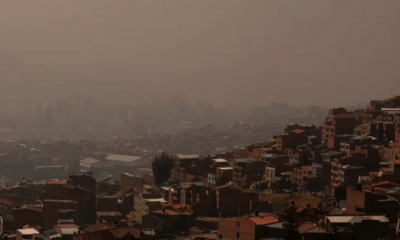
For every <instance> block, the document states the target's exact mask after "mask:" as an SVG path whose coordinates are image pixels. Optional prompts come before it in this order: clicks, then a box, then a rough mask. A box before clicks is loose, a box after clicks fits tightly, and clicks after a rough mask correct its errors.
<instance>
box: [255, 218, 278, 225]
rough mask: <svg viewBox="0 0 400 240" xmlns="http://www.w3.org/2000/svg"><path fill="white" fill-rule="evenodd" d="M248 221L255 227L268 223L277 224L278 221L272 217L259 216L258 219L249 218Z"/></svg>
mask: <svg viewBox="0 0 400 240" xmlns="http://www.w3.org/2000/svg"><path fill="white" fill-rule="evenodd" d="M249 219H250V220H251V221H252V222H254V223H255V224H256V225H265V224H269V223H275V222H278V219H276V218H275V217H272V216H259V217H249Z"/></svg>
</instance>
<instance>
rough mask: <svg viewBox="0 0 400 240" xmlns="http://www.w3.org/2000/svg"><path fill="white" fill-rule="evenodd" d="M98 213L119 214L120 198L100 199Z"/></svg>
mask: <svg viewBox="0 0 400 240" xmlns="http://www.w3.org/2000/svg"><path fill="white" fill-rule="evenodd" d="M132 206H133V205H132ZM97 212H118V198H114V197H106V198H98V199H97Z"/></svg>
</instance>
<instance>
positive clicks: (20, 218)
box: [13, 209, 43, 228]
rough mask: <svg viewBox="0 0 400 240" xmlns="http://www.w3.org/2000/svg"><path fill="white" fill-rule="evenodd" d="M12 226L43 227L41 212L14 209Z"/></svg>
mask: <svg viewBox="0 0 400 240" xmlns="http://www.w3.org/2000/svg"><path fill="white" fill-rule="evenodd" d="M13 217H14V224H15V226H16V227H17V228H21V226H25V225H27V224H29V225H33V226H43V218H42V212H41V211H34V210H30V209H14V210H13Z"/></svg>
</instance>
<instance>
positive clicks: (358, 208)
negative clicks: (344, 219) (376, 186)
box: [356, 207, 364, 212]
mask: <svg viewBox="0 0 400 240" xmlns="http://www.w3.org/2000/svg"><path fill="white" fill-rule="evenodd" d="M356 211H357V212H364V208H361V207H356Z"/></svg>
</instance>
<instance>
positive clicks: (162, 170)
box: [151, 152, 173, 186]
mask: <svg viewBox="0 0 400 240" xmlns="http://www.w3.org/2000/svg"><path fill="white" fill-rule="evenodd" d="M151 166H152V168H153V174H154V179H155V182H156V184H157V186H159V185H161V184H163V183H165V182H166V181H168V178H169V177H170V176H171V170H172V168H173V158H172V157H170V156H169V155H168V153H165V152H163V153H161V154H160V155H158V156H156V157H155V158H154V160H153V162H152V163H151Z"/></svg>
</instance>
